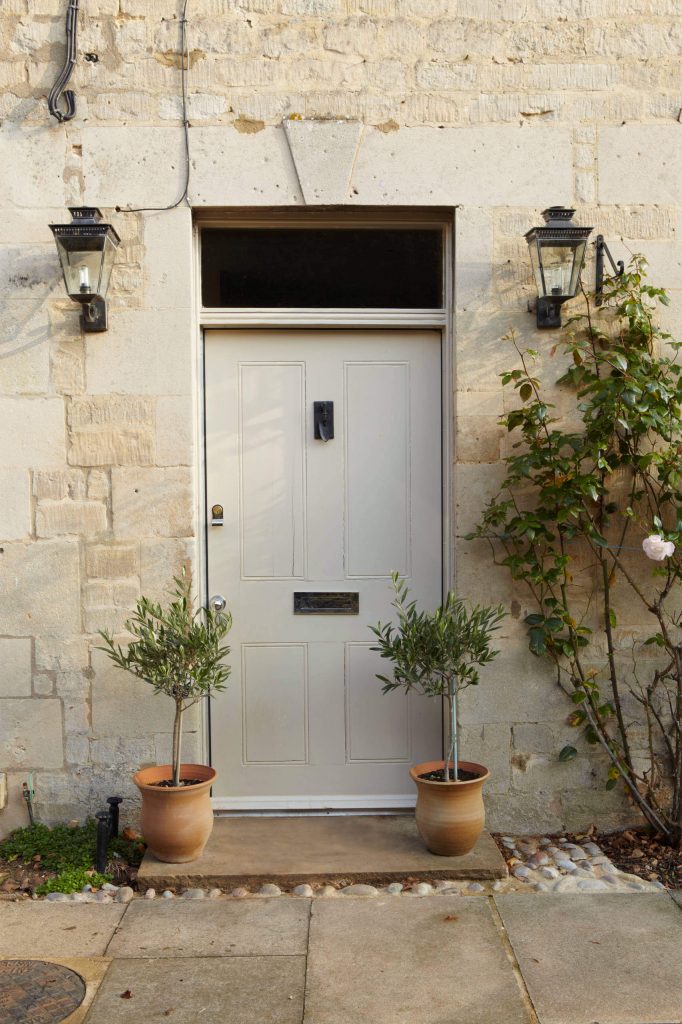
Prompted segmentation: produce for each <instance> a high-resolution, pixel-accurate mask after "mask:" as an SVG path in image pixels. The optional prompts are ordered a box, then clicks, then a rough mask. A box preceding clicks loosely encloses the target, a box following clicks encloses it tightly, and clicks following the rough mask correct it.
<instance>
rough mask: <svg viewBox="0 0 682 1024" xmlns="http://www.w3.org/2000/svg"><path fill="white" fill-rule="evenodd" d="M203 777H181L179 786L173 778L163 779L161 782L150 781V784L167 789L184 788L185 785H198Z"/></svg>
mask: <svg viewBox="0 0 682 1024" xmlns="http://www.w3.org/2000/svg"><path fill="white" fill-rule="evenodd" d="M202 781H203V780H202V779H180V781H179V782H178V784H177V786H176V785H175V783H174V782H173V780H172V779H161V781H160V782H150V783H149V785H150V786H163V787H164V788H165V789H182V787H183V786H198V785H199V784H200V783H201V782H202Z"/></svg>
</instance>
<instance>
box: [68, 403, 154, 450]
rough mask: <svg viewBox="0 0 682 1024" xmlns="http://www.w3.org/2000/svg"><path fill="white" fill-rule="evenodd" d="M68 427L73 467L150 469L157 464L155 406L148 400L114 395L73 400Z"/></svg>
mask: <svg viewBox="0 0 682 1024" xmlns="http://www.w3.org/2000/svg"><path fill="white" fill-rule="evenodd" d="M69 428H70V430H69V439H70V446H69V462H70V463H71V464H72V465H76V466H107V465H134V466H148V465H152V464H153V462H154V407H153V403H152V401H151V399H149V398H139V397H132V396H131V397H127V396H125V397H124V396H118V395H113V396H99V397H97V398H87V399H77V400H74V401H73V402H72V403H71V406H70V409H69Z"/></svg>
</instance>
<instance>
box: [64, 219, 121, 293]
mask: <svg viewBox="0 0 682 1024" xmlns="http://www.w3.org/2000/svg"><path fill="white" fill-rule="evenodd" d="M56 242H57V251H58V253H59V259H60V261H61V265H62V271H63V273H64V283H65V285H66V290H67V292H68V293H69V295H70V296H71V297H72V298H73V299H76V300H77V301H81V302H90V301H91V300H92V299H93V298H94V297H99V298H104V297H105V295H106V293H107V289H108V287H109V279H110V277H111V271H112V268H113V265H114V257H115V255H116V247H115V245H114V244H113V241H112V239H111V238H110V236H109V235H108V234H104V233H102V234H98V235H92V236H90V237H85V238H84V237H73V236H65V237H64V236H62V237H57V238H56Z"/></svg>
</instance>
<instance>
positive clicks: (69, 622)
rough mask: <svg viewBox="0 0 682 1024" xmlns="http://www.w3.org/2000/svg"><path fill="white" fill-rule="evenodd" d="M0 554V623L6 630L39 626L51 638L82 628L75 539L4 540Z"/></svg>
mask: <svg viewBox="0 0 682 1024" xmlns="http://www.w3.org/2000/svg"><path fill="white" fill-rule="evenodd" d="M1 557H2V572H1V573H0V622H2V624H3V630H4V631H5V632H6V633H10V634H15V635H17V636H33V635H34V634H35V633H36V632H38V631H39V632H40V633H41V634H45V635H49V636H52V637H54V638H55V639H56V638H57V637H63V636H68V637H73V636H75V635H77V634H79V633H80V632H81V616H80V556H79V545H78V541H77V540H69V539H66V538H65V539H61V540H50V541H38V542H37V543H35V542H34V543H32V544H19V543H12V544H5V545H4V553H3V554H2V556H1ZM36 595H40V601H39V603H38V602H37V599H36Z"/></svg>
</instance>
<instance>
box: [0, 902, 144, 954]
mask: <svg viewBox="0 0 682 1024" xmlns="http://www.w3.org/2000/svg"><path fill="white" fill-rule="evenodd" d="M125 910H126V908H125V907H123V906H116V904H103V905H102V904H95V903H92V904H87V903H86V904H83V903H71V904H69V903H43V902H40V903H39V902H36V903H28V902H21V903H0V956H1V957H29V958H32V957H48V958H50V959H55V958H58V957H65V956H68V957H74V956H76V957H91V956H103V955H104V953H105V952H106V949H107V946H108V945H109V942H110V940H111V936H112V935H113V934H114V932H115V930H116V927H117V926H118V924H119V922H120V920H121V918H122V917H123V914H124V913H125Z"/></svg>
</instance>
